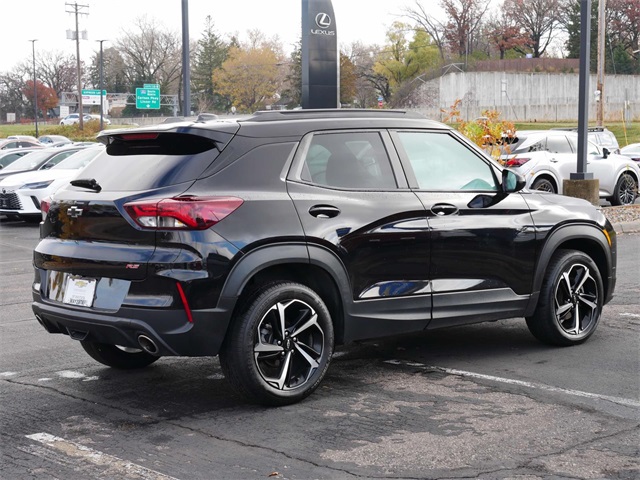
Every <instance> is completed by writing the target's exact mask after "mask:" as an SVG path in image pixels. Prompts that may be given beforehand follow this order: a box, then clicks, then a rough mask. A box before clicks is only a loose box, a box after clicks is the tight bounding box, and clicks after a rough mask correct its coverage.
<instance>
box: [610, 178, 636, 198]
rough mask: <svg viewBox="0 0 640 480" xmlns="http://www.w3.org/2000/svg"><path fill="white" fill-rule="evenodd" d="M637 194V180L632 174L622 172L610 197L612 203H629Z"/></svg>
mask: <svg viewBox="0 0 640 480" xmlns="http://www.w3.org/2000/svg"><path fill="white" fill-rule="evenodd" d="M637 195H638V182H637V181H636V179H635V178H633V175H631V174H629V173H623V174H622V175H620V178H619V179H618V181H617V182H616V188H615V189H614V190H613V196H612V197H611V204H612V205H631V204H632V203H633V202H635V200H636V196H637Z"/></svg>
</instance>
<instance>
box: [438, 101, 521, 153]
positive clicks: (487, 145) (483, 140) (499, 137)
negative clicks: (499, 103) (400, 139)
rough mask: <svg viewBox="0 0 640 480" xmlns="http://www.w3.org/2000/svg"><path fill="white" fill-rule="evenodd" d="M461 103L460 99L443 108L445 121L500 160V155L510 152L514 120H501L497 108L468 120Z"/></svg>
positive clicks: (513, 133) (513, 135)
mask: <svg viewBox="0 0 640 480" xmlns="http://www.w3.org/2000/svg"><path fill="white" fill-rule="evenodd" d="M461 103H462V101H461V100H460V99H458V100H456V101H455V102H454V104H453V105H452V106H451V107H449V110H445V109H442V110H441V111H442V113H444V114H445V119H444V121H445V122H446V123H450V124H453V125H454V126H455V128H456V130H458V131H459V132H460V133H462V134H463V135H464V136H466V137H467V138H469V139H470V140H471V141H472V142H474V143H475V144H476V145H478V146H479V147H480V148H482V149H483V150H484V151H485V152H487V153H488V154H489V155H491V156H492V157H493V158H494V159H496V160H498V161H499V160H500V155H504V154H505V153H510V150H509V144H510V143H511V142H510V141H509V140H510V139H513V138H514V137H515V134H516V127H515V125H514V124H513V122H510V121H507V120H500V112H498V111H497V110H484V111H483V112H482V116H481V117H478V118H476V119H475V120H473V121H466V120H465V119H464V118H462V115H461V114H460V104H461Z"/></svg>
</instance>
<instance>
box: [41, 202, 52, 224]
mask: <svg viewBox="0 0 640 480" xmlns="http://www.w3.org/2000/svg"><path fill="white" fill-rule="evenodd" d="M50 208H51V197H45V198H43V199H42V200H41V201H40V211H41V212H42V220H44V219H45V218H46V217H47V213H49V209H50Z"/></svg>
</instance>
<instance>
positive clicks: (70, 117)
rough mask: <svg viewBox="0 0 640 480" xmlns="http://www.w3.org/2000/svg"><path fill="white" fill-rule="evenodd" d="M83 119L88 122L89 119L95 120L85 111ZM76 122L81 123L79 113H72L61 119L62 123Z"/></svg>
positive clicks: (70, 123) (73, 123)
mask: <svg viewBox="0 0 640 480" xmlns="http://www.w3.org/2000/svg"><path fill="white" fill-rule="evenodd" d="M82 120H83V121H85V122H88V121H89V120H93V118H91V115H88V114H86V113H85V114H84V115H83V117H82ZM76 123H80V114H79V113H72V114H70V115H67V116H66V117H64V118H63V119H62V120H60V125H75V124H76Z"/></svg>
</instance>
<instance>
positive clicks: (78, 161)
mask: <svg viewBox="0 0 640 480" xmlns="http://www.w3.org/2000/svg"><path fill="white" fill-rule="evenodd" d="M103 150H104V148H88V149H86V150H80V151H79V152H77V153H74V154H73V155H71V156H70V157H69V158H65V159H64V160H63V161H62V162H60V163H59V164H57V165H56V166H54V167H51V170H56V169H57V170H78V169H80V168H83V167H85V166H87V165H88V164H89V162H91V160H93V159H94V158H96V156H98V154H99V153H100V152H102V151H103Z"/></svg>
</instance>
